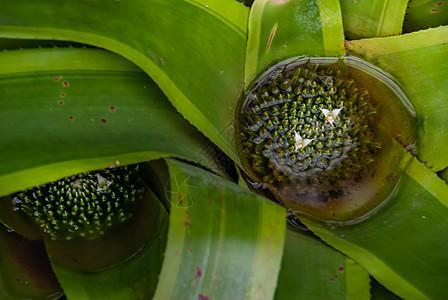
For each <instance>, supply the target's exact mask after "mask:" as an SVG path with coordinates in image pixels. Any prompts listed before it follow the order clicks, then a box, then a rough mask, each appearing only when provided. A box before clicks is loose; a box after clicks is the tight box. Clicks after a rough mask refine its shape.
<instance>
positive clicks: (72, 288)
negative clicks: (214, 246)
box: [46, 190, 168, 300]
mask: <svg viewBox="0 0 448 300" xmlns="http://www.w3.org/2000/svg"><path fill="white" fill-rule="evenodd" d="M144 201H145V205H143V208H142V209H141V210H140V211H138V212H136V213H135V214H134V217H137V219H138V220H137V225H138V226H134V227H133V229H134V230H131V231H129V232H127V231H126V232H124V233H125V235H126V236H122V237H120V238H117V237H114V240H115V242H114V244H121V246H123V247H126V246H127V245H129V244H132V243H133V238H136V236H139V235H140V232H138V233H136V232H135V231H136V230H138V231H141V232H146V234H147V236H146V239H145V240H144V241H143V246H142V248H141V249H139V250H138V252H137V253H135V255H133V256H131V257H130V258H129V259H127V260H125V261H124V262H121V263H119V264H117V265H113V266H111V267H109V268H107V269H104V270H100V271H96V272H85V271H84V272H83V271H77V270H73V269H72V268H70V267H68V266H64V265H62V264H61V263H58V262H56V261H55V260H56V259H55V257H54V256H55V255H56V256H60V255H61V253H58V250H59V251H60V249H62V247H55V246H54V243H55V242H52V241H49V240H46V246H47V252H48V255H49V256H50V258H51V260H52V266H53V269H54V271H55V273H56V275H57V277H58V280H59V282H60V284H61V286H62V288H63V289H64V293H65V295H66V296H67V298H68V299H70V300H78V299H79V300H89V299H91V300H96V299H111V300H114V299H116V300H125V299H129V300H133V299H151V297H152V296H153V294H154V291H155V288H156V285H157V281H158V276H159V273H160V268H161V266H162V260H163V251H164V249H165V244H166V234H167V230H168V214H167V213H166V211H165V209H164V208H163V207H162V205H161V203H160V201H159V199H157V197H156V196H155V195H154V193H152V192H151V191H150V190H148V191H147V192H146V194H145V196H144ZM132 222H133V221H132ZM129 236H130V237H129ZM68 243H70V247H71V248H73V249H74V251H77V252H78V256H77V257H76V256H73V255H71V256H70V259H75V258H76V259H83V258H84V257H86V259H92V256H93V257H94V255H93V254H92V251H85V250H86V249H90V248H87V247H86V248H83V246H79V245H84V242H80V241H73V242H72V241H70V242H68ZM87 243H88V242H87ZM102 248H103V250H104V255H106V256H107V255H110V253H107V252H108V251H111V252H112V251H114V250H115V249H114V248H115V247H114V248H112V247H110V248H109V247H105V246H103V247H102ZM98 258H99V257H97V259H98Z"/></svg>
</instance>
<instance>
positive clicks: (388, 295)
mask: <svg viewBox="0 0 448 300" xmlns="http://www.w3.org/2000/svg"><path fill="white" fill-rule="evenodd" d="M370 286H371V294H372V298H371V299H372V300H401V299H402V298H400V297H398V296H397V295H395V294H393V293H392V292H390V291H389V290H388V289H386V288H385V287H384V286H382V285H381V284H380V283H379V282H378V281H376V280H375V278H371V282H370Z"/></svg>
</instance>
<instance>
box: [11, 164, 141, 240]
mask: <svg viewBox="0 0 448 300" xmlns="http://www.w3.org/2000/svg"><path fill="white" fill-rule="evenodd" d="M143 191H144V188H143V183H142V181H141V179H140V177H139V174H138V166H124V167H118V168H113V169H105V170H101V171H93V172H89V173H81V174H77V175H74V176H71V177H67V178H64V179H61V180H59V181H56V182H52V183H48V184H44V185H42V186H39V187H34V188H31V189H28V190H25V191H22V192H20V193H18V194H16V196H15V198H14V203H16V204H17V205H18V209H20V210H22V211H23V212H24V213H25V214H26V215H28V216H29V217H30V218H32V219H33V220H34V221H35V222H36V223H37V224H38V225H39V226H40V227H41V229H42V230H43V231H44V232H45V233H47V234H49V235H50V237H51V238H52V239H54V240H56V239H57V240H60V239H66V240H70V239H73V238H77V237H82V238H87V239H94V238H95V237H98V236H100V235H103V234H104V233H105V232H106V231H107V229H108V228H110V227H112V226H116V225H118V224H121V223H123V222H125V221H126V220H128V219H129V218H130V217H131V216H132V210H133V203H134V202H135V201H136V200H137V199H139V198H140V197H141V196H142V194H143Z"/></svg>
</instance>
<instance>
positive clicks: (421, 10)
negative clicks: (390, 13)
mask: <svg viewBox="0 0 448 300" xmlns="http://www.w3.org/2000/svg"><path fill="white" fill-rule="evenodd" d="M447 24H448V1H446V0H439V1H434V0H412V1H409V4H408V9H407V10H406V16H405V18H404V24H403V29H404V31H405V32H412V31H417V30H420V29H427V28H430V27H437V26H440V25H447Z"/></svg>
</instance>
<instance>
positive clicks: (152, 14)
mask: <svg viewBox="0 0 448 300" xmlns="http://www.w3.org/2000/svg"><path fill="white" fill-rule="evenodd" d="M248 11H249V9H248V8H247V7H245V6H244V5H241V4H240V3H238V2H236V1H235V0H170V1H166V0H151V1H140V0H126V1H112V0H92V1H79V0H63V1H42V0H40V1H36V0H21V1H19V2H15V3H12V2H5V1H2V2H1V3H0V37H8V38H25V39H34V38H37V39H52V40H69V41H75V42H80V43H85V44H90V45H94V46H99V47H102V48H105V49H107V50H111V51H113V52H116V53H118V54H120V55H122V56H124V57H126V58H127V59H129V60H130V61H132V62H134V63H135V64H136V65H138V66H139V67H141V68H142V69H143V70H144V71H145V72H146V73H147V74H149V75H150V76H151V78H152V79H153V80H154V81H155V82H156V83H157V85H158V86H159V87H160V88H161V89H162V91H163V92H164V93H165V95H166V96H167V97H168V99H169V100H170V101H171V102H172V103H173V105H174V106H175V107H176V109H177V110H178V111H179V112H180V113H181V114H182V115H184V117H186V118H187V119H188V120H189V121H190V122H191V123H192V124H193V125H195V126H196V127H197V128H198V129H199V130H200V131H202V132H203V133H204V134H205V135H206V136H207V137H208V138H210V139H211V140H212V141H213V142H214V143H215V144H216V145H218V146H219V147H220V148H221V149H222V150H223V151H224V152H225V153H226V154H227V155H229V156H230V157H231V158H232V159H233V160H235V161H238V159H239V157H238V155H237V153H235V151H234V138H233V136H234V129H233V123H234V119H235V109H236V101H237V100H238V98H239V96H240V93H241V91H242V89H243V68H244V52H245V44H246V27H247V16H248ZM36 12H39V13H36Z"/></svg>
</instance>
